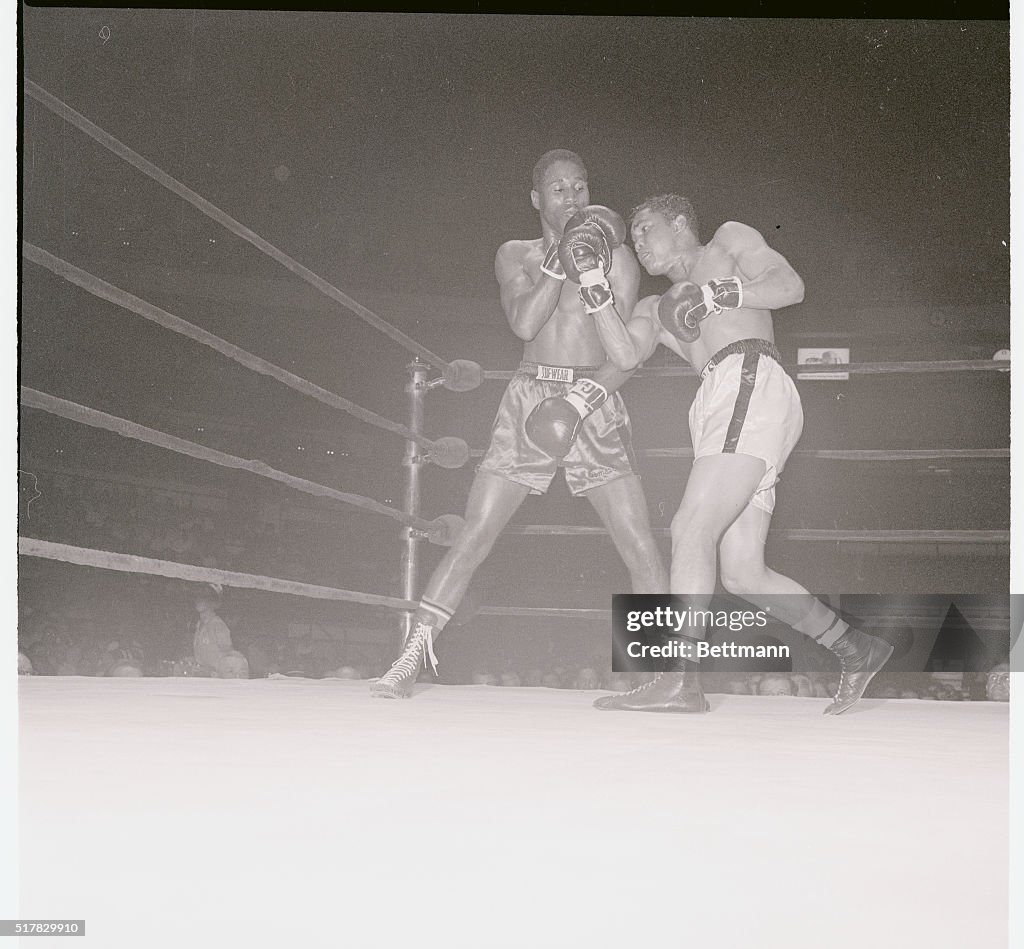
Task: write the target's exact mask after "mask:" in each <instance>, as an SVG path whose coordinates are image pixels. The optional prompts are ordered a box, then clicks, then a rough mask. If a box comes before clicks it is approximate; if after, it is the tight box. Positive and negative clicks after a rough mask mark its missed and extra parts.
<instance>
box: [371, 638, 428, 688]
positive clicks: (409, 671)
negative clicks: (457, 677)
mask: <svg viewBox="0 0 1024 949" xmlns="http://www.w3.org/2000/svg"><path fill="white" fill-rule="evenodd" d="M424 645H425V647H426V648H425V649H424V650H423V668H424V669H425V668H426V667H427V660H428V659H429V660H430V666H431V668H432V670H433V672H434V675H437V656H435V655H434V627H433V626H431V625H430V624H429V623H417V624H416V628H415V629H413V631H412V633H411V634H410V636H409V639H408V640H407V642H406V644H405V649H403V650H402V655H401V656H399V657H398V659H396V660H395V664H394V665H393V666H392V667H391V668H390V669H389V670H388V671H387V672H386V673H385V674H384V675H383V676H381V679H380V681H382V682H385V681H387V682H398V681H400V680H402V679H405V678H407V677H408V676H411V675H415V673H416V668H417V666H418V665H419V663H418V662H417V657H416V653H417V651H418V650H419V648H420V647H421V646H424Z"/></svg>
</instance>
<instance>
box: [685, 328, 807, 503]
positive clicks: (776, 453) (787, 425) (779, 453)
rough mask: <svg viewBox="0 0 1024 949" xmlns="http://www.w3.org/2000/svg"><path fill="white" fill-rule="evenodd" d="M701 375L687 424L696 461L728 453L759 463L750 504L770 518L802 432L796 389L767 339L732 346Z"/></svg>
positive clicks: (726, 348) (801, 413)
mask: <svg viewBox="0 0 1024 949" xmlns="http://www.w3.org/2000/svg"><path fill="white" fill-rule="evenodd" d="M700 375H701V379H702V380H703V382H701V385H700V388H699V389H698V390H697V395H696V397H695V398H694V400H693V405H691V406H690V419H689V420H690V437H691V438H692V439H693V456H694V458H702V457H704V456H705V455H721V454H728V453H734V454H739V455H753V456H754V457H755V458H760V459H761V460H762V461H764V463H765V472H764V477H762V478H761V481H760V482H759V483H758V485H757V489H756V490H755V492H754V496H753V497H752V498H751V499H750V503H751V504H753V505H754V506H755V507H758V508H760V509H761V510H763V511H766V512H767V513H768V514H771V513H772V511H773V510H774V509H775V485H776V483H777V482H778V480H779V473H780V472H781V471H782V468H783V466H784V465H785V463H786V459H787V458H788V457H789V454H790V452H792V450H793V448H794V447H795V446H796V443H797V441H798V440H799V438H800V433H801V432H802V431H803V427H804V411H803V407H802V406H801V404H800V393H799V392H797V388H796V385H795V384H794V382H793V380H792V379H791V378H790V377H789V374H788V373H787V372H786V370H785V369H783V367H782V360H781V357H780V356H779V352H778V350H777V349H776V348H775V346H774V345H773V344H772V343H770V342H769V341H768V340H766V339H740V340H737V341H736V342H734V343H730V344H729V345H728V346H726V347H724V348H723V349H720V350H719V351H718V352H717V353H715V355H714V356H712V357H711V359H710V360H709V361H708V364H707V365H706V366H705V367H704V368H703V369H702V370H701V374H700Z"/></svg>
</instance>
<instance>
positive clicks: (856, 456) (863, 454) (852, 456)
mask: <svg viewBox="0 0 1024 949" xmlns="http://www.w3.org/2000/svg"><path fill="white" fill-rule="evenodd" d="M469 454H470V457H472V458H482V457H483V456H484V455H485V454H487V449H485V448H474V449H472V450H471V451H470V453H469ZM635 454H637V455H642V456H644V457H646V458H692V457H693V449H692V448H639V449H635ZM794 455H800V456H803V457H804V458H825V459H829V460H831V461H928V460H935V459H940V458H949V459H951V460H959V459H970V458H1009V457H1010V449H1009V448H894V449H884V448H878V449H876V448H798V449H797V450H796V451H794V452H792V453H791V454H790V456H789V457H790V458H792V457H793V456H794Z"/></svg>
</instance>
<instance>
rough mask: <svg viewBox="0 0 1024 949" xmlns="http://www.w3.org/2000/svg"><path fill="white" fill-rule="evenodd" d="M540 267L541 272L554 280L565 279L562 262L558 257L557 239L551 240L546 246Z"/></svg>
mask: <svg viewBox="0 0 1024 949" xmlns="http://www.w3.org/2000/svg"><path fill="white" fill-rule="evenodd" d="M540 269H541V272H542V273H546V274H547V275H548V276H549V277H554V278H555V279H556V280H564V279H565V270H563V269H562V262H561V261H560V260H559V259H558V241H553V242H552V244H551V246H550V247H549V248H548V251H547V253H546V254H545V255H544V260H542V261H541V265H540Z"/></svg>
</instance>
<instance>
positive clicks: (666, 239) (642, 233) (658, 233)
mask: <svg viewBox="0 0 1024 949" xmlns="http://www.w3.org/2000/svg"><path fill="white" fill-rule="evenodd" d="M678 220H679V219H677V222H678ZM677 232H678V226H677V223H674V222H672V221H669V220H668V219H667V218H665V217H664V216H663V215H661V214H659V213H658V212H657V211H651V210H649V209H645V210H643V211H640V212H639V213H638V214H637V215H636V217H634V218H633V223H632V226H631V227H630V235H631V236H632V238H633V247H634V248H635V249H636V256H637V260H639V261H640V266H641V267H643V268H644V270H646V271H647V272H648V273H649V274H651V275H652V276H653V275H655V274H663V273H667V272H668V270H669V268H670V267H671V266H672V264H673V263H675V258H676V246H675V238H676V234H677Z"/></svg>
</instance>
